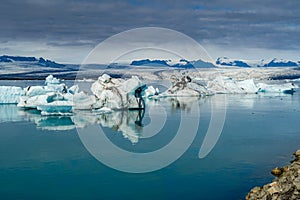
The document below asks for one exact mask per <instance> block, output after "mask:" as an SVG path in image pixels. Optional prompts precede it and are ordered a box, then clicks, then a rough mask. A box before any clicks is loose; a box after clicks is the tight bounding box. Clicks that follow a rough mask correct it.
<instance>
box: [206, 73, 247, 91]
mask: <svg viewBox="0 0 300 200" xmlns="http://www.w3.org/2000/svg"><path fill="white" fill-rule="evenodd" d="M248 82H250V81H247V82H245V83H244V84H243V83H241V84H238V83H237V82H236V81H234V80H233V79H232V78H230V77H225V76H218V77H216V78H215V79H214V80H212V81H208V83H207V88H208V90H210V91H211V92H213V93H215V94H241V93H247V92H246V91H245V90H244V89H243V88H244V87H245V88H248V86H247V84H246V83H248ZM241 85H242V88H241V87H240V86H241Z"/></svg>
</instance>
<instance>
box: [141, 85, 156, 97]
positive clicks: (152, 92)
mask: <svg viewBox="0 0 300 200" xmlns="http://www.w3.org/2000/svg"><path fill="white" fill-rule="evenodd" d="M158 94H159V89H158V88H154V87H153V86H152V85H150V86H148V87H147V89H145V92H144V96H145V97H152V96H155V95H158Z"/></svg>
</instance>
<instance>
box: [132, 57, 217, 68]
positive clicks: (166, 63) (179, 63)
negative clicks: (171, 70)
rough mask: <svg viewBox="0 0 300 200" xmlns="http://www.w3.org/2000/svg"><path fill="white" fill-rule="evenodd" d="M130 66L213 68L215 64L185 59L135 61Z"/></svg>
mask: <svg viewBox="0 0 300 200" xmlns="http://www.w3.org/2000/svg"><path fill="white" fill-rule="evenodd" d="M130 65H132V66H160V67H175V68H186V69H188V68H211V67H215V65H214V64H212V63H210V62H205V61H202V60H195V61H188V60H185V59H180V60H150V59H142V60H133V61H132V62H131V63H130Z"/></svg>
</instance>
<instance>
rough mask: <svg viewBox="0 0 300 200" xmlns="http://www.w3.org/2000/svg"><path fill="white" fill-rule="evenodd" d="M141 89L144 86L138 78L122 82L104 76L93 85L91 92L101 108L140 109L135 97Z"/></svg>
mask: <svg viewBox="0 0 300 200" xmlns="http://www.w3.org/2000/svg"><path fill="white" fill-rule="evenodd" d="M139 87H143V84H142V82H141V81H140V80H139V79H138V77H135V76H133V77H132V78H130V79H128V80H122V79H114V78H111V77H110V76H109V75H107V74H103V75H102V76H101V77H99V78H98V80H97V81H96V82H95V83H93V84H92V86H91V91H92V92H93V94H94V95H95V96H96V97H97V99H96V101H97V102H96V105H97V106H99V107H100V108H101V107H108V108H111V109H124V108H135V107H138V104H137V101H136V98H135V96H134V95H135V90H136V89H137V88H139ZM143 88H144V87H143Z"/></svg>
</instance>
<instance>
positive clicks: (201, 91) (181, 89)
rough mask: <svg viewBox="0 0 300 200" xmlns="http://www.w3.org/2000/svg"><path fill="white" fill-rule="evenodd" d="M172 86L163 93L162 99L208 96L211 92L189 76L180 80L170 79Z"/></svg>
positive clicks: (176, 78) (173, 77)
mask: <svg viewBox="0 0 300 200" xmlns="http://www.w3.org/2000/svg"><path fill="white" fill-rule="evenodd" d="M170 79H171V82H172V86H171V87H170V88H169V89H168V90H167V91H165V92H163V93H161V94H160V95H159V96H160V97H180V96H182V97H189V96H207V95H210V92H209V91H208V90H207V88H206V87H205V86H204V85H202V84H200V83H199V82H198V81H193V80H192V78H191V77H189V76H183V77H181V78H178V77H176V76H174V75H173V76H172V77H170Z"/></svg>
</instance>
